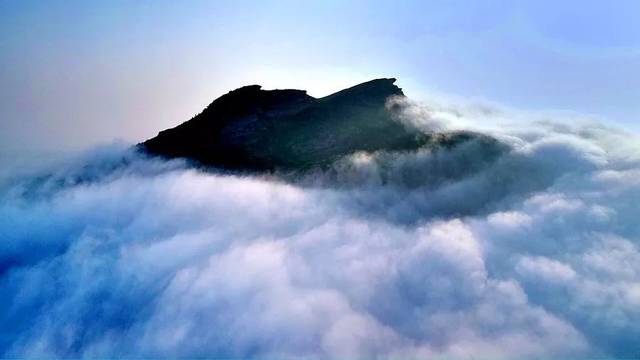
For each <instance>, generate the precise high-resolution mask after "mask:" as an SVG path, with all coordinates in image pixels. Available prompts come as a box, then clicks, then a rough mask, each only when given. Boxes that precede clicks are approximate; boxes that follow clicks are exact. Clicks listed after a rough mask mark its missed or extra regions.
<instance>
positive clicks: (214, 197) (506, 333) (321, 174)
mask: <svg viewBox="0 0 640 360" xmlns="http://www.w3.org/2000/svg"><path fill="white" fill-rule="evenodd" d="M396 101H399V100H396ZM401 106H403V107H404V111H403V113H402V116H401V117H400V121H403V122H405V123H406V124H407V126H413V127H418V128H420V129H424V131H433V130H434V129H436V130H438V131H443V132H448V131H453V130H470V131H474V132H477V133H481V134H484V135H486V136H488V138H489V137H490V138H494V139H497V140H498V141H497V142H491V141H489V142H485V141H483V140H472V141H468V142H465V143H462V144H461V145H459V146H456V147H453V148H451V149H444V150H429V149H423V150H420V151H417V152H408V153H394V154H390V153H373V154H365V153H358V154H353V155H351V156H348V157H346V158H344V159H342V160H340V161H338V162H337V163H336V164H335V165H334V166H333V167H332V168H331V169H326V170H323V171H317V172H314V173H310V174H303V175H300V174H298V175H295V176H293V175H291V174H272V175H269V176H249V175H245V176H240V175H233V174H225V173H222V172H216V171H203V170H199V169H197V168H193V167H190V166H189V165H188V164H186V163H184V162H181V161H165V160H160V159H151V158H147V157H145V156H143V155H140V154H137V153H135V152H134V151H132V150H130V149H127V148H126V147H125V148H123V147H118V146H114V147H106V148H101V149H97V150H95V151H92V152H89V153H87V154H84V155H82V156H80V157H78V158H77V159H75V160H73V161H67V162H65V163H61V164H58V165H57V166H56V167H55V168H50V169H48V170H45V169H43V170H41V171H39V172H36V173H35V174H33V175H30V176H25V175H20V176H15V177H12V178H10V179H4V180H3V181H2V183H1V184H0V357H39V358H43V357H47V358H49V357H74V358H77V357H123V356H126V357H190V358H194V357H210V358H240V357H243V358H244V357H254V358H287V357H316V358H373V357H394V358H407V357H408V358H427V357H433V356H438V357H447V358H449V357H451V358H471V357H473V358H488V357H491V358H494V357H501V358H514V357H554V358H558V357H584V356H588V357H627V358H629V357H634V356H638V355H639V354H640V342H639V341H638V339H640V226H639V225H638V215H639V214H640V140H639V139H638V137H635V136H634V135H630V134H628V133H625V132H622V131H619V130H616V129H612V128H609V127H606V126H603V125H601V124H599V123H597V122H595V121H586V120H582V119H580V118H579V117H578V116H574V115H571V114H565V115H562V116H560V115H548V114H542V113H523V112H517V111H512V110H508V109H503V108H499V107H495V108H494V107H487V106H484V105H473V104H471V105H456V106H453V105H450V104H442V103H438V104H435V103H434V104H421V105H417V104H412V103H406V102H405V103H402V104H401Z"/></svg>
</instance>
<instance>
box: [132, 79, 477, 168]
mask: <svg viewBox="0 0 640 360" xmlns="http://www.w3.org/2000/svg"><path fill="white" fill-rule="evenodd" d="M395 81H396V79H393V78H388V79H376V80H371V81H368V82H365V83H362V84H359V85H356V86H354V87H351V88H348V89H345V90H342V91H339V92H337V93H334V94H331V95H329V96H326V97H323V98H314V97H312V96H309V95H308V94H307V92H306V91H304V90H290V89H289V90H263V89H262V88H261V87H260V86H259V85H250V86H245V87H241V88H239V89H236V90H233V91H230V92H229V93H227V94H225V95H223V96H221V97H219V98H218V99H216V100H214V101H213V102H212V103H211V104H209V106H207V107H206V108H205V109H204V110H203V111H202V112H201V113H200V114H198V115H196V116H195V117H193V118H192V119H191V120H189V121H186V122H184V123H182V124H180V125H178V126H176V127H174V128H172V129H168V130H164V131H161V132H160V133H159V134H158V135H157V136H156V137H154V138H152V139H149V140H147V141H145V142H143V143H141V144H139V148H140V149H141V150H143V151H145V152H147V153H149V154H152V155H160V156H164V157H167V158H176V157H180V158H187V159H190V160H193V161H196V162H198V163H200V164H203V165H206V166H214V167H219V168H224V169H230V170H242V171H272V170H286V171H289V170H304V169H309V168H313V167H318V166H324V165H328V164H331V163H333V162H334V161H336V160H338V159H339V158H341V157H343V156H345V155H349V154H352V153H354V152H357V151H366V152H374V151H381V150H384V151H389V152H393V151H410V150H416V149H418V148H420V147H423V146H425V145H428V144H431V145H442V146H445V147H446V146H453V145H455V144H457V143H460V142H466V141H469V140H471V139H476V138H477V136H476V135H474V134H470V133H455V134H448V135H446V136H443V135H441V134H440V135H438V134H425V133H423V132H421V131H418V130H417V129H413V128H410V127H408V126H406V125H404V124H402V123H401V122H399V121H398V120H397V119H396V118H395V117H397V116H398V112H399V111H400V109H398V108H397V107H394V106H389V105H388V102H387V101H388V99H389V98H390V97H393V96H400V97H404V94H403V92H402V90H401V89H400V88H399V87H397V86H396V85H394V83H395Z"/></svg>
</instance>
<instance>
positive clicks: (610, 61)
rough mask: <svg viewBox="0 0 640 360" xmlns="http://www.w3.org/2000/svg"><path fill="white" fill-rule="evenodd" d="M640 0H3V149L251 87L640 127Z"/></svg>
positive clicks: (167, 121) (145, 131)
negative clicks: (384, 84)
mask: <svg viewBox="0 0 640 360" xmlns="http://www.w3.org/2000/svg"><path fill="white" fill-rule="evenodd" d="M638 13H640V3H638V2H636V1H608V2H598V5H595V2H585V1H577V0H576V1H563V2H557V1H537V0H536V1H483V2H478V1H461V0H456V1H430V2H428V3H426V2H423V1H403V2H389V1H384V2H383V1H380V2H373V1H351V2H343V1H318V2H298V1H277V2H273V1H255V2H247V1H233V2H231V1H229V2H222V1H218V2H209V1H191V2H175V1H136V2H133V1H110V2H83V1H47V2H36V1H33V2H31V1H12V2H10V1H0V84H2V86H0V142H1V143H2V144H3V145H2V146H1V147H0V152H1V154H0V155H3V156H11V154H13V153H16V152H24V151H26V150H32V151H49V152H50V151H53V150H55V151H63V150H65V149H73V148H79V147H86V146H90V145H94V144H97V143H101V142H102V143H104V142H110V141H113V139H123V140H125V141H131V142H135V141H138V140H142V139H145V138H148V137H151V136H153V135H155V134H156V133H157V132H158V131H159V130H161V129H164V128H167V127H171V126H173V125H176V124H178V123H180V122H182V121H184V120H187V119H188V118H189V117H191V116H192V115H194V114H196V113H197V112H199V111H200V110H201V109H202V108H203V107H204V106H206V105H207V104H208V103H209V102H210V101H211V100H213V99H214V98H216V97H218V96H219V95H221V94H223V93H225V92H227V91H229V90H231V89H233V88H236V87H239V86H242V85H247V84H253V83H257V84H261V85H263V86H264V87H266V88H285V87H294V88H304V89H307V90H309V92H310V93H311V94H312V95H325V94H328V93H330V92H332V91H334V90H338V89H341V88H343V87H345V86H349V85H353V84H355V83H357V82H360V81H365V80H368V79H370V78H373V77H380V76H384V77H396V78H398V79H399V81H398V83H399V85H400V86H401V87H403V88H404V89H405V92H406V93H407V95H409V96H411V97H413V98H420V97H425V96H427V95H428V94H430V93H438V94H449V95H455V96H460V97H465V98H466V97H471V98H482V99H488V100H491V101H495V102H499V103H502V104H505V105H508V106H513V107H520V108H527V109H565V110H572V111H577V112H580V113H584V114H593V115H597V116H600V117H604V118H606V119H609V120H611V121H614V122H617V123H620V124H622V125H623V126H625V127H627V128H630V129H634V130H637V129H638V127H637V126H636V125H635V123H636V120H637V119H638V118H639V117H640V102H639V101H638V98H639V95H640V90H639V89H640V71H638V69H640V23H639V22H638V21H636V18H635V17H636V15H637V14H638Z"/></svg>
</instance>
